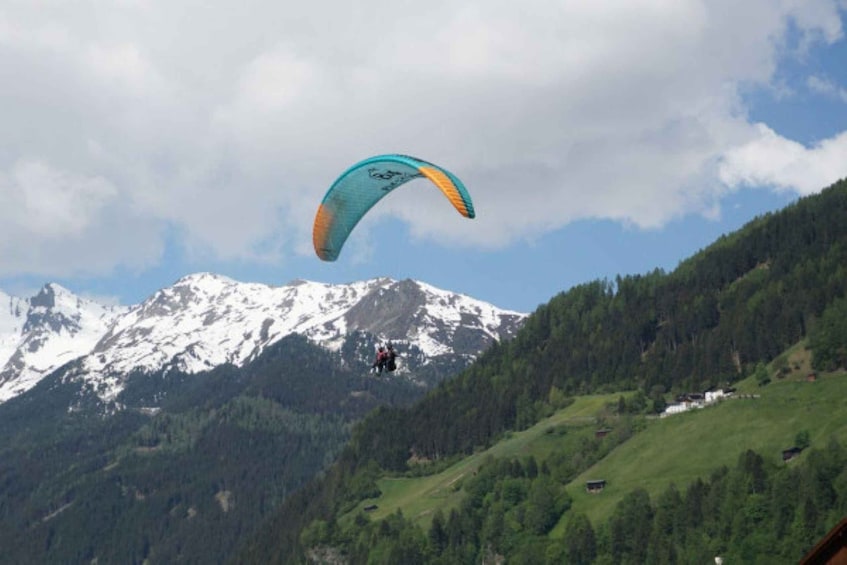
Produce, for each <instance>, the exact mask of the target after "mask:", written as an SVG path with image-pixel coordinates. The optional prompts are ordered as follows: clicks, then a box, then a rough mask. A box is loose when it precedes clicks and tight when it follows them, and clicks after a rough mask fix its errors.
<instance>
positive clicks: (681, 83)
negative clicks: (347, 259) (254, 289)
mask: <svg viewBox="0 0 847 565" xmlns="http://www.w3.org/2000/svg"><path fill="white" fill-rule="evenodd" d="M789 29H793V31H791V33H795V32H796V33H799V34H800V38H801V41H800V43H801V44H802V45H814V44H817V43H820V42H825V43H826V42H834V41H840V40H842V34H843V30H842V26H841V14H840V13H839V3H838V2H837V1H836V0H809V1H799V0H780V1H778V2H773V1H772V0H750V1H747V2H743V3H738V2H730V1H729V0H725V1H710V2H706V1H704V0H685V1H683V0H643V1H640V2H632V1H629V0H619V1H608V2H593V3H586V2H581V1H577V0H566V1H562V0H532V1H527V2H523V3H515V2H507V1H505V0H497V1H492V0H488V1H486V2H482V0H470V1H467V2H463V3H461V4H459V5H457V4H456V3H454V2H447V1H446V0H435V1H433V2H429V3H427V4H426V5H425V6H423V7H422V5H421V4H420V3H414V4H413V3H409V2H402V1H400V2H398V1H396V0H393V1H388V0H368V1H367V2H365V3H358V4H356V5H352V4H349V3H342V2H334V1H332V0H319V1H316V2H310V3H301V4H297V5H290V4H286V3H279V2H262V1H259V2H253V3H250V5H249V6H248V5H237V4H233V3H231V2H222V1H209V2H203V3H200V2H184V3H173V2H164V1H155V0H150V1H137V2H136V1H127V2H121V3H115V2H110V1H105V0H88V1H83V2H79V3H73V6H71V5H68V4H67V3H63V2H55V3H51V2H42V3H38V5H37V6H33V5H31V4H30V3H25V2H17V3H12V4H7V5H4V7H3V8H2V9H0V80H2V83H3V85H4V88H3V89H0V122H1V123H3V124H4V128H3V129H2V131H0V182H2V185H0V202H3V203H4V204H5V203H9V202H14V203H15V204H14V205H15V208H14V210H16V211H15V212H13V211H11V210H13V208H4V209H3V210H2V211H0V218H2V219H4V220H6V221H4V222H2V224H0V241H3V242H4V243H3V244H0V249H2V250H3V252H4V253H7V255H4V261H2V262H0V275H3V274H14V273H16V272H18V271H20V270H29V271H37V272H45V273H47V274H53V275H62V274H67V273H68V272H75V273H84V272H90V273H97V272H104V271H107V270H109V269H110V268H112V267H113V266H115V265H122V266H125V267H129V268H142V267H143V266H144V265H149V264H150V263H151V262H154V261H155V260H156V258H157V257H158V254H159V253H160V252H161V249H162V246H163V245H164V243H163V239H162V238H163V237H164V236H163V234H164V233H165V232H166V231H169V232H170V233H177V234H180V235H181V236H183V237H184V245H185V246H186V247H187V248H188V249H189V250H191V251H192V252H195V253H199V254H211V255H214V256H218V257H223V258H242V259H246V260H262V259H266V258H268V257H272V258H278V257H279V256H281V255H284V254H285V253H291V252H296V251H302V250H308V249H309V248H310V245H311V243H310V242H311V236H310V233H311V219H312V214H314V208H315V205H316V203H317V202H318V201H319V200H320V198H321V197H322V195H323V192H324V191H325V190H326V188H327V187H328V186H329V185H330V184H331V183H332V181H333V180H335V178H336V176H337V175H338V174H339V173H340V172H341V171H342V170H344V169H345V168H346V167H347V166H348V165H350V164H352V163H354V162H355V161H357V160H359V159H361V158H363V157H366V156H368V155H371V154H375V153H386V152H402V153H409V154H413V155H415V154H416V155H420V156H421V157H424V158H427V159H430V160H432V161H435V162H438V163H440V164H443V165H444V166H446V167H447V168H449V169H451V170H453V171H454V172H455V173H457V174H458V175H459V176H460V177H461V178H462V179H463V180H464V181H465V182H466V184H467V185H468V187H469V188H470V190H471V192H472V194H473V196H474V199H475V204H476V207H477V210H478V218H477V220H475V221H474V222H464V221H459V220H458V219H457V218H458V217H457V216H454V214H453V213H452V211H451V209H450V208H449V206H448V205H446V204H445V202H444V201H443V200H442V199H441V197H440V196H439V194H438V193H437V191H435V190H431V189H429V187H428V186H426V183H424V182H423V181H416V183H414V184H413V185H410V186H409V187H408V188H404V189H403V191H402V195H401V192H400V191H398V193H397V194H396V195H392V196H391V197H389V198H388V199H387V200H386V202H385V203H383V204H381V205H380V206H378V207H377V208H375V209H374V210H373V218H369V219H368V220H367V222H375V221H378V218H379V217H380V216H385V215H388V214H394V215H397V216H399V217H401V218H403V219H405V220H406V221H407V222H408V223H409V224H410V227H411V231H412V234H413V235H414V236H415V237H421V238H432V239H438V240H442V241H446V240H454V239H460V240H461V241H464V242H466V243H467V244H469V245H480V246H498V245H504V244H508V243H509V242H512V241H514V240H515V239H518V238H532V237H535V236H537V235H539V234H542V233H544V232H545V231H548V230H552V229H556V228H558V227H561V226H563V225H565V224H566V223H568V222H570V221H573V220H577V219H580V218H589V217H593V218H612V219H615V220H619V221H622V222H626V223H628V224H632V225H636V226H642V227H655V226H661V225H662V224H664V223H665V222H667V221H668V220H670V219H672V218H676V217H679V216H681V215H684V214H691V213H696V214H705V215H708V214H713V213H714V211H715V210H716V206H717V205H718V202H719V200H720V197H721V196H722V195H723V194H725V193H726V192H727V191H729V190H736V189H738V188H739V187H741V186H743V185H746V184H767V185H771V186H775V187H778V188H781V189H790V190H794V191H797V192H798V193H803V194H805V193H808V192H810V191H815V190H819V189H821V188H823V186H825V185H826V184H827V183H828V182H831V180H832V179H833V177H834V178H838V176H844V175H845V174H847V168H845V165H843V164H841V163H842V162H847V160H845V159H841V161H840V162H839V158H838V157H839V155H840V153H839V152H841V151H843V148H844V141H843V136H837V137H834V138H833V139H830V140H825V141H823V142H821V143H820V144H819V145H817V146H815V147H803V146H801V145H799V144H796V143H794V142H792V141H791V140H788V139H782V138H780V137H779V136H777V135H776V134H775V133H774V132H772V131H770V130H769V129H768V128H767V127H766V126H764V125H760V124H753V123H750V122H749V120H748V119H747V117H746V108H745V107H744V105H743V103H742V100H741V98H740V94H739V93H740V92H741V91H742V89H744V88H748V87H750V86H751V85H752V86H761V87H767V88H774V89H776V88H780V89H782V88H788V87H789V85H785V84H782V83H780V82H779V81H778V80H777V79H776V78H775V76H777V73H776V71H777V69H778V66H779V64H780V61H781V58H782V57H784V56H786V53H787V51H786V49H787V47H786V46H787V45H788V43H789V42H788V40H787V37H788V36H789ZM780 80H782V79H780ZM807 87H808V88H811V89H815V90H817V91H819V92H822V93H825V94H828V95H833V94H835V95H839V96H842V95H843V94H841V91H840V90H838V88H839V87H838V86H837V85H835V84H834V83H831V82H828V81H827V79H825V78H823V77H813V79H810V81H809V82H808V83H807ZM22 167H23V169H22ZM26 167H30V169H28V170H29V172H27V170H25V169H26ZM33 167H34V169H33ZM22 171H23V172H22ZM22 175H23V176H22ZM413 186H414V187H415V188H413ZM25 194H29V195H30V196H31V197H32V198H31V199H30V200H28V201H27V200H25V199H23V195H25ZM39 195H40V196H39ZM47 195H49V196H50V197H49V198H48V197H47ZM24 209H26V210H28V212H27V215H26V216H25V217H24V219H23V220H22V219H21V216H20V213H21V212H22V211H23V210H24ZM71 211H73V213H71ZM367 222H366V223H365V224H363V229H364V230H367V229H368V225H369V224H368V223H367ZM370 225H372V224H370ZM126 226H131V227H132V229H133V230H137V232H136V231H129V232H128V231H127V230H126ZM13 249H29V250H31V251H32V250H35V251H36V252H35V253H29V254H27V253H23V252H13V251H11V250H13ZM10 257H11V258H10ZM27 257H30V258H27ZM69 257H73V260H70V259H69ZM51 269H52V272H51Z"/></svg>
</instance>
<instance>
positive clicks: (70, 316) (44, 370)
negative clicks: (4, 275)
mask: <svg viewBox="0 0 847 565" xmlns="http://www.w3.org/2000/svg"><path fill="white" fill-rule="evenodd" d="M126 311H127V308H125V307H109V306H102V305H100V304H98V303H96V302H94V301H91V300H87V299H84V298H80V297H78V296H76V295H74V294H73V293H72V292H70V291H69V290H67V289H65V288H63V287H61V286H59V285H57V284H47V285H45V286H44V287H43V288H42V289H41V290H40V291H39V292H38V294H36V295H35V296H33V297H31V298H17V297H13V296H9V295H7V294H5V293H3V292H0V402H3V401H5V400H8V399H9V398H11V397H13V396H17V395H18V394H20V393H22V392H24V391H26V390H29V389H30V388H32V387H33V386H35V384H36V383H37V382H38V381H39V380H41V378H42V377H44V376H45V375H48V374H49V373H51V372H53V371H54V370H56V369H57V368H59V367H60V366H62V365H64V364H65V363H67V362H68V361H72V360H74V359H76V358H78V357H79V356H81V355H85V354H87V353H88V352H90V351H91V349H92V348H93V347H94V345H95V344H96V343H97V342H98V341H99V340H100V338H101V337H103V334H104V333H106V331H107V330H108V329H109V327H110V326H111V325H112V323H113V322H114V321H115V320H116V319H118V318H119V317H120V316H121V315H123V314H125V313H126Z"/></svg>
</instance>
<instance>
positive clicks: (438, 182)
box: [418, 166, 470, 218]
mask: <svg viewBox="0 0 847 565" xmlns="http://www.w3.org/2000/svg"><path fill="white" fill-rule="evenodd" d="M418 170H419V171H420V172H421V174H422V175H423V176H425V177H426V178H428V179H429V180H431V181H432V182H433V183H434V184H435V186H437V187H438V188H440V189H441V192H443V193H444V196H446V197H447V199H448V200H450V202H451V203H452V204H453V206H454V207H455V208H456V210H458V211H459V213H460V214H461V215H463V216H464V217H466V218H469V217H470V213H469V212H468V207H467V206H466V205H465V201H464V200H463V199H462V195H461V194H459V191H458V190H457V189H456V185H455V184H453V181H452V180H450V177H448V176H447V175H445V174H444V173H443V172H441V171H440V170H438V169H436V168H434V167H426V166H421V167H418Z"/></svg>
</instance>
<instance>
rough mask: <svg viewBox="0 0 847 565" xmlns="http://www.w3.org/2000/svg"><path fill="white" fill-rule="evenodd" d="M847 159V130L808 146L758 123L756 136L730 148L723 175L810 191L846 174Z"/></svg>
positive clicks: (736, 181) (733, 182)
mask: <svg viewBox="0 0 847 565" xmlns="http://www.w3.org/2000/svg"><path fill="white" fill-rule="evenodd" d="M845 163H847V132H844V133H841V134H840V135H837V136H835V137H833V138H831V139H827V140H825V141H822V142H820V143H818V144H816V145H815V146H813V147H808V148H807V147H805V146H803V145H801V144H800V143H797V142H795V141H791V140H789V139H785V138H784V137H781V136H779V135H777V134H776V133H775V132H774V131H773V130H771V129H770V128H768V127H767V126H766V125H764V124H757V127H756V135H755V137H753V138H752V139H750V141H748V142H747V143H745V144H743V145H740V146H738V147H735V148H732V149H731V150H729V151H727V152H726V154H725V156H724V160H723V161H722V163H721V166H720V178H721V180H722V181H723V182H724V183H726V184H727V185H728V186H731V187H738V186H743V185H747V186H773V187H777V188H779V189H784V190H792V191H794V192H797V193H798V194H802V195H808V194H813V193H815V192H818V191H820V190H821V188H825V187H827V186H829V185H830V184H832V183H834V182H835V181H837V180H839V179H840V178H842V177H844V176H845Z"/></svg>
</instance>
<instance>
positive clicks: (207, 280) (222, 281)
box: [0, 273, 525, 402]
mask: <svg viewBox="0 0 847 565" xmlns="http://www.w3.org/2000/svg"><path fill="white" fill-rule="evenodd" d="M0 301H2V302H3V303H4V304H7V305H8V306H7V308H4V309H3V312H2V313H0V402H3V401H6V400H8V399H10V398H12V397H14V396H17V395H18V394H21V393H22V392H25V391H26V390H29V389H30V388H32V386H34V385H35V384H36V383H37V382H38V381H39V380H40V379H41V378H43V377H44V376H46V375H47V374H49V373H50V372H51V371H53V370H56V369H58V368H59V367H60V366H62V365H64V364H65V363H67V362H69V361H72V360H75V359H81V363H80V364H79V365H78V366H77V367H75V368H74V369H73V370H72V371H70V372H69V373H68V377H69V378H72V379H76V380H84V381H85V382H87V383H88V384H89V385H91V388H92V389H93V390H95V391H96V392H97V395H98V396H99V397H100V398H101V400H103V401H104V402H112V401H114V400H115V398H116V397H117V396H118V395H119V394H120V392H121V390H123V388H124V387H125V385H126V378H125V376H126V375H128V374H130V373H132V372H134V371H142V372H148V373H149V372H154V371H159V370H161V369H163V368H173V369H177V370H180V371H182V372H186V373H197V372H200V371H206V370H209V369H211V368H213V367H216V366H220V365H222V364H225V363H229V364H233V365H236V366H241V365H243V364H244V363H246V362H247V361H249V360H251V359H255V358H256V357H257V356H258V355H259V354H260V353H261V352H262V351H263V350H264V349H265V348H267V347H268V346H269V345H272V344H273V343H275V342H277V341H279V340H280V339H281V338H283V337H285V336H287V335H290V334H292V333H299V334H302V335H304V336H306V337H307V338H308V339H310V340H311V341H312V342H314V343H316V344H318V345H320V346H321V347H323V348H325V349H327V350H329V351H333V352H339V351H341V350H342V349H343V348H344V347H345V343H347V342H348V341H349V340H350V339H351V336H352V335H358V336H370V338H371V339H374V340H386V339H391V340H395V341H397V342H399V343H403V344H405V345H407V346H408V347H407V349H408V353H409V355H408V359H407V361H408V362H407V367H406V372H408V369H409V368H410V367H412V368H414V367H421V366H426V365H428V364H431V363H432V362H433V361H434V360H436V359H438V358H454V359H459V360H460V361H461V363H462V364H467V363H468V362H470V361H471V360H472V359H474V358H475V357H476V355H477V354H478V353H479V352H480V351H482V350H483V349H484V348H485V347H487V346H488V345H489V344H490V343H491V342H492V341H497V340H500V339H503V338H508V337H511V336H512V335H514V332H515V331H516V329H517V327H519V325H520V324H521V322H522V320H523V319H524V318H525V314H523V313H519V312H514V311H510V310H505V309H500V308H497V307H495V306H493V305H491V304H489V303H486V302H483V301H480V300H476V299H474V298H472V297H469V296H466V295H462V294H457V293H452V292H449V291H446V290H442V289H439V288H436V287H434V286H432V285H429V284H427V283H423V282H420V281H413V280H411V279H406V280H402V281H396V280H394V279H391V278H387V277H380V278H374V279H369V280H365V281H357V282H353V283H348V284H327V283H319V282H313V281H306V280H302V279H297V280H294V281H292V282H291V283H289V284H287V285H281V286H271V285H266V284H261V283H250V282H239V281H236V280H234V279H231V278H229V277H226V276H223V275H217V274H214V273H194V274H190V275H186V276H184V277H182V278H180V279H179V280H177V281H176V282H175V283H174V284H173V285H171V286H168V287H165V288H162V289H160V290H158V291H156V292H155V293H153V295H151V296H150V297H149V298H147V299H146V300H145V301H143V302H141V303H140V304H137V305H133V306H125V307H123V306H116V307H108V306H103V305H99V304H97V303H96V302H94V301H91V300H87V299H83V298H80V297H77V296H76V295H74V294H73V293H72V292H71V291H69V290H67V289H64V288H63V287H61V286H60V285H57V284H54V283H48V284H47V285H45V286H44V287H43V288H42V289H41V291H40V292H39V293H38V294H37V295H36V296H34V297H32V298H29V299H22V298H16V297H11V296H8V295H5V294H2V295H0ZM454 341H455V342H456V343H457V344H459V345H458V346H453V345H452V343H453V342H454ZM355 353H356V355H357V356H358V360H357V361H358V362H361V363H364V362H369V361H370V360H369V359H368V358H367V357H368V356H369V355H370V350H369V349H367V347H364V348H361V347H360V348H359V350H358V351H356V352H355ZM351 361H352V360H351ZM401 374H402V372H401Z"/></svg>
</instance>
